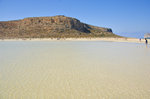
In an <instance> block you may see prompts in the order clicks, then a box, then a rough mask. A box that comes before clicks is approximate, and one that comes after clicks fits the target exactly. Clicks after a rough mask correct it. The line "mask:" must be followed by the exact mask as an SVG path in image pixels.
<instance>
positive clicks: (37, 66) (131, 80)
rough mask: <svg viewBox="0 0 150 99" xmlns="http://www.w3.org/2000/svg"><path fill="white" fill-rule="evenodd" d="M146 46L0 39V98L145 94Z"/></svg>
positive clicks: (148, 74) (115, 98)
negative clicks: (0, 40)
mask: <svg viewBox="0 0 150 99" xmlns="http://www.w3.org/2000/svg"><path fill="white" fill-rule="evenodd" d="M149 59H150V47H149V46H148V47H147V48H146V47H145V44H142V43H123V42H122V43H121V42H103V41H93V42H91V41H86V42H82V41H76V42H74V41H69V42H68V41H51V42H49V41H36V42H26V41H21V42H20V41H14V42H11V41H8V42H0V61H1V62H0V99H149V97H150V62H149Z"/></svg>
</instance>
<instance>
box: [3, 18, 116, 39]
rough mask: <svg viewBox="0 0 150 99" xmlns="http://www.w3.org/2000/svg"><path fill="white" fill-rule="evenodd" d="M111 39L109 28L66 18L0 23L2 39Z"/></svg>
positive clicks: (27, 19)
mask: <svg viewBox="0 0 150 99" xmlns="http://www.w3.org/2000/svg"><path fill="white" fill-rule="evenodd" d="M107 36H109V37H111V36H113V37H114V36H117V35H115V34H113V33H112V30H111V29H109V28H101V27H95V26H92V25H88V24H85V23H82V22H80V21H79V20H77V19H75V18H71V17H65V16H54V17H34V18H25V19H23V20H16V21H7V22H0V38H26V37H27V38H43V37H107Z"/></svg>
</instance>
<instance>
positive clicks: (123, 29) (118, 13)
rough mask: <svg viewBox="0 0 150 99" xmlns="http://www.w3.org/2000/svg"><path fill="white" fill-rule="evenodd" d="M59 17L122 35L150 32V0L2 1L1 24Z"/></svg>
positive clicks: (138, 35) (137, 35) (134, 35)
mask: <svg viewBox="0 0 150 99" xmlns="http://www.w3.org/2000/svg"><path fill="white" fill-rule="evenodd" d="M55 15H65V16H68V17H74V18H77V19H79V20H80V21H81V22H84V23H87V24H91V25H95V26H100V27H108V28H112V30H113V32H114V33H115V34H119V35H121V36H127V37H137V38H141V37H143V35H144V33H150V0H0V21H8V20H17V19H23V18H26V17H40V16H55Z"/></svg>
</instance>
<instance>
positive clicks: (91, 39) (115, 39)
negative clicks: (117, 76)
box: [0, 38, 150, 43]
mask: <svg viewBox="0 0 150 99" xmlns="http://www.w3.org/2000/svg"><path fill="white" fill-rule="evenodd" d="M0 41H109V42H132V43H145V39H141V40H139V39H137V38H16V39H0ZM148 42H150V40H149V39H148Z"/></svg>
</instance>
